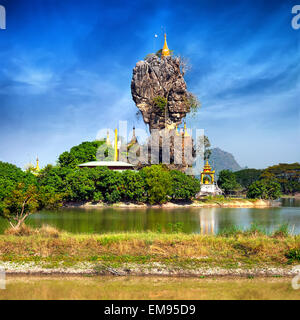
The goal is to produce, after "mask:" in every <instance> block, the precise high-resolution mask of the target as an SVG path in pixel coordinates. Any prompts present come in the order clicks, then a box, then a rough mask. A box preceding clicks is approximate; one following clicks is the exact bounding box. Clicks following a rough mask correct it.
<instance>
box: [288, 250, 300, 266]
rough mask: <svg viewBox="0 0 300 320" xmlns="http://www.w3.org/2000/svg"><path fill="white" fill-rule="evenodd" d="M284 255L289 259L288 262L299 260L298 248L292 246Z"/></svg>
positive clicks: (299, 251)
mask: <svg viewBox="0 0 300 320" xmlns="http://www.w3.org/2000/svg"><path fill="white" fill-rule="evenodd" d="M285 257H286V258H288V259H289V262H290V263H292V262H294V261H300V248H293V249H290V250H288V251H287V253H286V254H285Z"/></svg>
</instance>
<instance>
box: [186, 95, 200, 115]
mask: <svg viewBox="0 0 300 320" xmlns="http://www.w3.org/2000/svg"><path fill="white" fill-rule="evenodd" d="M186 103H187V107H188V108H189V109H190V111H191V115H192V117H195V116H196V114H197V111H198V110H199V109H200V107H201V103H200V101H199V100H198V98H197V97H196V96H195V95H194V94H193V93H191V92H189V93H188V96H187V100H186Z"/></svg>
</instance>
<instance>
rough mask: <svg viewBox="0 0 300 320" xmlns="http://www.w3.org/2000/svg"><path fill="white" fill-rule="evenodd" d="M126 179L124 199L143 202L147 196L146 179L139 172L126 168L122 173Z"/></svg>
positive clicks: (124, 179)
mask: <svg viewBox="0 0 300 320" xmlns="http://www.w3.org/2000/svg"><path fill="white" fill-rule="evenodd" d="M122 178H123V181H124V191H123V192H124V199H125V200H129V201H137V202H143V201H145V200H146V196H145V187H146V186H145V181H144V180H143V178H142V177H141V175H140V174H139V173H138V172H134V171H130V170H126V171H124V172H123V173H122Z"/></svg>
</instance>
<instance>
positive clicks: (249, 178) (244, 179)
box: [234, 169, 262, 189]
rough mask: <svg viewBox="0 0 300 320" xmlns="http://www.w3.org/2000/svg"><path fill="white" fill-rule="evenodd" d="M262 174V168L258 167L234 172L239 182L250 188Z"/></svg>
mask: <svg viewBox="0 0 300 320" xmlns="http://www.w3.org/2000/svg"><path fill="white" fill-rule="evenodd" d="M261 174H262V170H258V169H243V170H239V171H236V172H234V175H235V177H236V181H237V183H239V184H240V185H241V186H242V187H244V188H246V189H248V188H249V186H250V185H251V184H252V183H253V182H255V181H257V180H258V179H259V178H260V175H261Z"/></svg>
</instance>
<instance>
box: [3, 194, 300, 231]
mask: <svg viewBox="0 0 300 320" xmlns="http://www.w3.org/2000/svg"><path fill="white" fill-rule="evenodd" d="M253 222H255V223H257V224H258V225H260V226H262V227H263V228H265V229H266V230H267V231H272V230H274V229H276V228H277V227H278V226H279V225H281V224H283V223H288V224H289V227H290V229H291V231H293V232H294V233H295V234H300V199H283V200H282V207H272V208H264V209H258V208H193V209H163V210H162V209H146V210H145V209H141V210H140V209H131V210H128V209H111V208H110V209H97V210H95V209H92V210H87V209H63V210H60V211H58V212H54V211H42V212H40V213H38V214H34V215H32V216H31V217H30V218H29V219H28V224H29V225H30V226H32V227H40V226H42V225H43V224H49V225H52V226H55V227H57V228H58V229H60V230H66V231H69V232H72V233H105V232H121V231H147V230H152V231H172V230H173V231H174V230H178V229H180V230H182V231H183V232H186V233H201V232H202V233H205V234H210V233H217V232H219V231H220V230H222V229H224V228H227V227H230V226H233V225H235V226H239V227H242V228H248V227H250V226H251V223H253ZM6 227H7V223H6V222H5V221H4V220H0V232H3V230H4V229H5V228H6Z"/></svg>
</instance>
